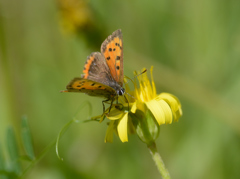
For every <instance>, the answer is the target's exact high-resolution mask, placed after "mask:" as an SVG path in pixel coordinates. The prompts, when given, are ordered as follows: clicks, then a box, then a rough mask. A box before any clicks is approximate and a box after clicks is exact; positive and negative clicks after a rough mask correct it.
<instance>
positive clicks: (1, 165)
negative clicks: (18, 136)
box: [0, 145, 7, 179]
mask: <svg viewBox="0 0 240 179" xmlns="http://www.w3.org/2000/svg"><path fill="white" fill-rule="evenodd" d="M6 172H7V171H5V159H4V157H3V153H2V148H1V145H0V178H2V179H7V176H6V175H7V174H6Z"/></svg>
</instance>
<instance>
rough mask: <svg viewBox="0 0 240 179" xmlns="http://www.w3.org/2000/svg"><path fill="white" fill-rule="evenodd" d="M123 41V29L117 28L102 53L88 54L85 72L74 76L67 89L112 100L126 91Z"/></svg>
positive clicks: (102, 46) (103, 47) (104, 44)
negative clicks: (79, 75)
mask: <svg viewBox="0 0 240 179" xmlns="http://www.w3.org/2000/svg"><path fill="white" fill-rule="evenodd" d="M123 77H124V75H123V42H122V32H121V30H120V29H119V30H116V31H115V32H113V34H112V35H110V36H108V38H107V39H106V40H105V41H104V42H103V43H102V45H101V53H100V52H93V53H91V54H90V56H88V58H87V61H86V63H85V65H84V69H83V74H82V75H81V78H80V77H77V78H74V79H73V80H72V81H71V82H70V83H69V84H68V85H67V87H66V88H67V90H64V91H62V92H82V93H85V94H88V95H90V96H98V97H104V98H106V100H105V101H104V102H106V101H110V100H111V104H112V102H113V101H114V100H115V99H116V98H118V96H119V95H120V96H122V95H124V93H125V90H124V88H123Z"/></svg>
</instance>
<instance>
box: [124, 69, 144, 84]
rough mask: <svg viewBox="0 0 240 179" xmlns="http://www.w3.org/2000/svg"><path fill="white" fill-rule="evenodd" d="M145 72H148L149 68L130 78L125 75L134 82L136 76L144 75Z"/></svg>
mask: <svg viewBox="0 0 240 179" xmlns="http://www.w3.org/2000/svg"><path fill="white" fill-rule="evenodd" d="M145 72H147V69H145V70H144V71H142V72H141V73H139V74H137V75H135V76H134V77H133V78H129V77H127V76H125V77H126V78H127V79H129V80H130V81H132V83H133V79H135V78H136V77H138V76H140V75H142V74H143V73H145ZM127 83H128V81H127V82H126V83H125V84H127Z"/></svg>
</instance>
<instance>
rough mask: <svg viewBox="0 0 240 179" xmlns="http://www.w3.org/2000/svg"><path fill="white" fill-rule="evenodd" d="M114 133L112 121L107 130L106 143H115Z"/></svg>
mask: <svg viewBox="0 0 240 179" xmlns="http://www.w3.org/2000/svg"><path fill="white" fill-rule="evenodd" d="M113 132H114V121H110V123H109V125H108V128H107V132H106V136H105V140H104V142H105V143H106V142H112V141H113Z"/></svg>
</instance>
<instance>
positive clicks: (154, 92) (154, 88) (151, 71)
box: [150, 66, 157, 98]
mask: <svg viewBox="0 0 240 179" xmlns="http://www.w3.org/2000/svg"><path fill="white" fill-rule="evenodd" d="M150 73H151V80H152V93H153V98H155V97H156V95H157V92H156V86H155V83H154V81H153V74H152V73H153V66H151V69H150Z"/></svg>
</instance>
